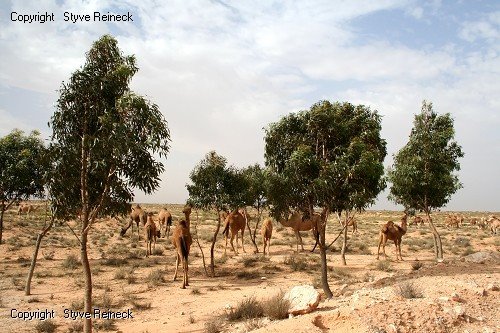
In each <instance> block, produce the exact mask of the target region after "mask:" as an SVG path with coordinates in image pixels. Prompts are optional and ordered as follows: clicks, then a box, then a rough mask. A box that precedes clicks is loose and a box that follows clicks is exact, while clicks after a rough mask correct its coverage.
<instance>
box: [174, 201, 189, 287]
mask: <svg viewBox="0 0 500 333" xmlns="http://www.w3.org/2000/svg"><path fill="white" fill-rule="evenodd" d="M182 212H183V213H184V216H185V217H186V219H185V220H181V221H179V223H178V224H177V225H176V226H175V228H174V231H173V232H172V244H174V248H175V251H176V255H177V259H176V261H175V273H174V279H173V280H174V281H175V279H176V278H177V271H178V269H179V262H182V270H183V271H184V277H183V280H182V289H185V288H186V286H189V279H188V256H189V250H190V248H191V244H192V243H193V239H192V237H191V232H190V230H189V228H190V224H191V221H190V219H189V216H190V214H191V206H186V207H185V208H184V209H183V210H182Z"/></svg>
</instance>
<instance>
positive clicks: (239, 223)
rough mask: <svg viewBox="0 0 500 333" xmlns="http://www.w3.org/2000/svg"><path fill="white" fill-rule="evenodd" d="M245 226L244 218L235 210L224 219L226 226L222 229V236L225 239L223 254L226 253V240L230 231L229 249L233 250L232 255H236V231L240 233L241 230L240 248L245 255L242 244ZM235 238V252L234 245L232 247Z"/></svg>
mask: <svg viewBox="0 0 500 333" xmlns="http://www.w3.org/2000/svg"><path fill="white" fill-rule="evenodd" d="M245 214H246V212H245ZM245 226H246V219H245V216H244V215H243V214H242V213H240V212H239V211H238V210H237V209H235V210H234V211H232V212H231V213H230V214H229V215H228V216H227V217H226V224H225V227H224V231H222V234H223V235H224V236H225V238H226V247H225V248H224V253H226V250H227V239H228V236H229V231H230V230H231V248H232V249H233V251H234V253H238V231H240V230H241V248H242V249H243V252H245V253H246V251H245V246H244V242H243V235H244V234H245ZM235 236H236V250H235V249H234V245H233V240H234V237H235Z"/></svg>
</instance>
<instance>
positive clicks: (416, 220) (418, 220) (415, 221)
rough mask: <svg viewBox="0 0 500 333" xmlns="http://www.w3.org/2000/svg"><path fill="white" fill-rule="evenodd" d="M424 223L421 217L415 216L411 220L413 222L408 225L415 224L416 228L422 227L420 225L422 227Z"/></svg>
mask: <svg viewBox="0 0 500 333" xmlns="http://www.w3.org/2000/svg"><path fill="white" fill-rule="evenodd" d="M424 221H425V220H424V218H422V217H421V216H415V217H414V218H413V220H412V221H411V222H410V225H413V224H415V225H416V226H417V227H418V226H419V225H420V226H422V225H424V224H425V222H424Z"/></svg>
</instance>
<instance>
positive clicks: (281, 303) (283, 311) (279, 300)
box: [262, 291, 290, 320]
mask: <svg viewBox="0 0 500 333" xmlns="http://www.w3.org/2000/svg"><path fill="white" fill-rule="evenodd" d="M284 296H285V292H284V291H280V292H279V293H277V294H276V295H274V296H271V297H269V298H267V299H264V300H263V301H262V309H263V310H264V315H265V316H266V317H269V318H270V319H277V320H280V319H286V318H288V310H289V309H290V301H289V300H288V299H285V298H284Z"/></svg>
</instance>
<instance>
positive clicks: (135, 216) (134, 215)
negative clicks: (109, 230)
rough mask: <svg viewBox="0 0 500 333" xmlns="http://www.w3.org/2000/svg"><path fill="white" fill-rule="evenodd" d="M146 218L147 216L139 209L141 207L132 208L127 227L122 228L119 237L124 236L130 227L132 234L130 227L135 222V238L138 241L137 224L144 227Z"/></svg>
mask: <svg viewBox="0 0 500 333" xmlns="http://www.w3.org/2000/svg"><path fill="white" fill-rule="evenodd" d="M147 218H148V215H147V214H146V212H145V211H144V210H143V209H142V208H141V206H139V205H135V206H132V211H131V212H130V216H129V221H128V224H127V226H125V228H122V230H121V231H120V235H121V236H124V235H125V233H126V232H127V230H128V228H130V227H132V232H133V231H134V227H133V226H132V225H133V223H134V222H135V223H136V224H137V237H138V238H139V239H140V235H139V222H140V224H142V225H145V224H146V220H147Z"/></svg>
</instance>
